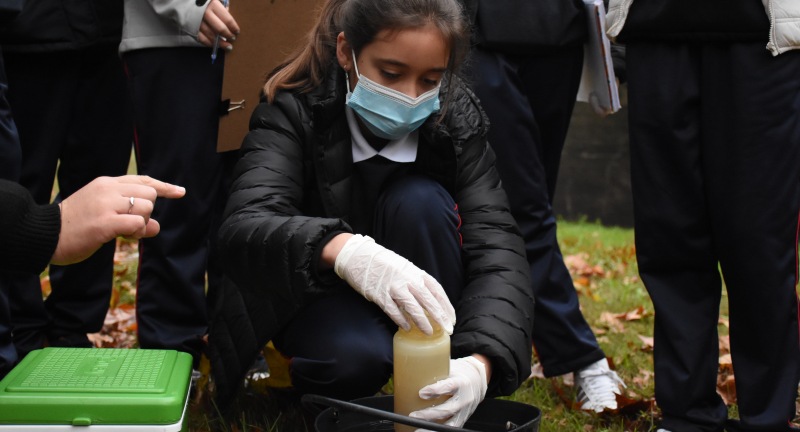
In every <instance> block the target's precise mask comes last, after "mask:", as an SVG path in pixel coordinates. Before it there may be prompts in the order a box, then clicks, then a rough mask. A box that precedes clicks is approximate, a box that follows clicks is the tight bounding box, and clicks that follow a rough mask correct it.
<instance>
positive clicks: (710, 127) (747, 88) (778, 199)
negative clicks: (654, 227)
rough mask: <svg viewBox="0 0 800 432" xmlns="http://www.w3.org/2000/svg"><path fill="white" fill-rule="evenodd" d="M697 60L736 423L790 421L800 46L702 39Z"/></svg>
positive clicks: (778, 426) (777, 425)
mask: <svg viewBox="0 0 800 432" xmlns="http://www.w3.org/2000/svg"><path fill="white" fill-rule="evenodd" d="M703 64H704V70H703V81H702V85H703V101H705V103H703V104H702V107H703V112H702V116H703V132H704V134H703V136H704V143H706V144H708V145H707V147H705V148H704V152H703V155H702V160H703V161H704V167H705V169H706V170H707V172H708V179H707V180H708V181H707V186H706V190H705V192H706V195H707V196H708V197H709V211H710V214H711V223H712V225H711V226H712V229H713V232H714V245H715V246H716V249H717V253H718V254H719V258H720V265H721V269H722V274H723V275H724V277H725V284H726V287H727V291H728V309H729V317H730V340H731V355H732V357H733V367H734V371H735V373H736V390H737V392H736V394H737V404H738V408H739V418H740V419H741V427H740V429H738V430H741V431H746V430H770V431H781V430H788V424H789V422H790V421H791V420H792V419H793V418H794V416H795V412H796V406H795V401H796V397H797V382H798V379H800V372H799V371H798V368H800V343H798V338H799V337H800V336H799V335H798V317H797V304H798V303H797V294H796V291H795V289H796V284H797V253H796V250H797V232H798V215H799V214H800V183H798V179H800V164H798V161H800V103H798V102H800V52H789V53H786V54H782V55H780V56H777V57H773V56H772V55H771V54H770V53H769V52H768V51H767V50H765V49H764V44H763V43H751V44H733V45H708V46H706V48H705V49H704V57H703ZM753 77H761V79H754V78H753Z"/></svg>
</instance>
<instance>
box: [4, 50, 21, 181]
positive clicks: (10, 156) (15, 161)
mask: <svg viewBox="0 0 800 432" xmlns="http://www.w3.org/2000/svg"><path fill="white" fill-rule="evenodd" d="M7 92H8V79H7V78H6V69H5V66H4V65H3V51H2V49H1V48H0V178H2V179H5V180H10V181H15V182H16V181H19V176H20V171H21V170H22V149H21V148H20V144H19V134H18V133H17V125H16V124H15V123H14V117H13V115H12V113H11V107H10V106H9V104H8V99H6V93H7Z"/></svg>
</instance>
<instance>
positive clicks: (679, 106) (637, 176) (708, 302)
mask: <svg viewBox="0 0 800 432" xmlns="http://www.w3.org/2000/svg"><path fill="white" fill-rule="evenodd" d="M627 54H628V62H627V68H628V103H629V107H630V110H629V116H630V144H631V180H632V187H633V204H634V221H635V232H636V256H637V260H638V263H639V274H640V275H641V277H642V281H643V282H644V284H645V286H646V288H647V290H648V292H649V293H650V297H651V299H652V301H653V306H654V308H655V329H654V335H655V349H654V352H653V358H654V362H655V384H656V388H655V392H656V401H657V403H658V405H659V407H660V408H661V411H662V413H663V422H662V427H664V428H666V429H668V430H673V431H720V430H721V428H722V425H723V423H724V422H725V418H726V417H727V409H726V408H725V404H724V403H723V402H722V399H721V398H720V397H719V395H718V394H717V392H716V382H717V368H718V358H719V355H718V352H719V341H718V335H717V320H718V316H719V302H720V298H721V290H722V287H721V280H720V275H719V271H718V269H717V259H718V258H717V255H716V253H715V250H714V247H715V245H714V241H713V239H712V235H711V220H710V215H709V213H708V212H709V203H708V201H707V197H706V188H707V181H708V179H707V178H706V176H705V173H704V172H703V170H702V160H701V159H702V155H701V146H702V141H701V140H702V137H703V132H704V131H701V130H700V117H701V113H700V105H701V100H700V89H699V72H698V71H699V61H698V56H697V53H696V52H695V51H693V50H692V49H690V48H687V47H686V46H682V45H677V44H673V45H670V44H644V43H637V44H629V45H628V51H627ZM709 103H710V104H711V105H716V102H714V101H710V102H709Z"/></svg>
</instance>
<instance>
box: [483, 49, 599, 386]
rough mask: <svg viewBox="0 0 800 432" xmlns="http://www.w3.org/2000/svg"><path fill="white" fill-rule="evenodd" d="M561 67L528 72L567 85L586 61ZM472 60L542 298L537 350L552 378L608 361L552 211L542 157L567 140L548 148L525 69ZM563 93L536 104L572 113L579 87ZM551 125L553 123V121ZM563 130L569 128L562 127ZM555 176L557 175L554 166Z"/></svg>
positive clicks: (497, 57)
mask: <svg viewBox="0 0 800 432" xmlns="http://www.w3.org/2000/svg"><path fill="white" fill-rule="evenodd" d="M561 60H562V62H555V63H554V64H553V65H552V69H550V64H549V63H547V62H542V64H538V63H535V62H534V60H530V63H528V64H526V65H525V66H524V71H526V74H527V73H531V74H533V72H530V70H533V69H535V68H539V67H541V68H543V69H547V70H550V71H551V73H552V75H551V78H552V77H553V76H555V77H558V78H559V80H561V79H563V77H564V74H565V72H564V70H565V69H564V68H563V67H561V66H563V64H562V63H566V64H569V63H575V62H577V63H578V64H577V65H575V64H573V65H572V68H566V70H570V71H572V73H573V74H579V73H580V62H578V61H577V60H575V59H574V58H571V57H570V56H565V58H564V59H561ZM472 61H473V68H474V71H473V75H472V76H473V86H474V89H475V93H476V94H477V95H478V98H479V99H480V101H481V105H482V106H483V108H484V110H485V111H486V113H487V115H488V116H489V121H490V122H491V127H490V129H489V143H490V144H491V146H492V148H493V149H494V151H495V153H496V154H497V170H498V172H499V174H500V177H501V179H502V180H503V188H504V189H505V190H506V193H507V194H508V199H509V202H510V205H511V212H512V214H513V215H514V219H515V220H516V221H517V224H519V227H520V231H521V232H522V235H523V238H524V240H525V247H526V253H527V258H528V262H529V263H530V266H531V279H532V282H533V292H534V298H536V307H535V316H536V324H535V325H534V329H533V344H534V347H535V348H536V353H537V355H538V357H539V361H541V363H542V366H543V369H544V373H545V374H546V375H547V376H555V375H561V374H564V373H568V372H573V371H576V370H578V369H580V368H582V367H585V366H587V365H589V364H592V363H593V362H595V361H598V360H600V359H603V358H604V357H605V354H604V353H603V351H602V350H601V349H600V347H599V345H598V344H597V340H596V338H595V336H594V333H593V332H592V330H591V328H590V327H589V325H588V324H587V323H586V320H585V319H584V317H583V314H582V313H581V311H580V304H579V302H578V297H577V294H576V292H575V289H574V285H573V283H572V278H571V277H570V275H569V271H568V270H567V268H566V266H565V264H564V260H563V258H562V256H561V250H560V248H559V246H558V240H557V237H556V220H555V216H554V215H553V210H552V207H551V205H550V202H551V197H550V196H549V193H548V189H549V185H548V180H547V174H546V169H545V164H544V160H543V159H544V157H543V155H544V154H545V150H544V149H545V147H556V148H558V149H560V148H561V146H563V139H562V142H560V143H555V144H553V145H550V143H545V142H544V141H543V139H542V133H541V131H542V129H543V128H542V124H541V122H540V121H539V119H538V118H536V117H535V116H534V112H533V109H532V106H533V105H532V101H531V100H530V98H529V97H528V95H527V94H528V92H533V90H531V89H529V87H533V86H534V84H533V83H528V81H530V79H528V77H527V76H526V77H525V78H526V80H525V81H523V80H521V76H520V74H521V71H522V70H523V68H522V67H521V66H520V65H519V64H517V63H515V62H514V61H511V60H510V59H508V58H506V57H505V56H504V55H502V54H496V53H491V52H488V51H484V50H480V49H478V50H475V51H474V52H473V60H472ZM543 74H544V72H537V73H536V76H537V79H542V78H541V76H542V75H543ZM577 76H578V78H579V77H580V75H577ZM550 81H552V79H548V80H545V81H543V82H541V85H551V84H552V83H550ZM567 81H569V82H571V81H570V80H567ZM525 83H527V84H525ZM563 90H564V94H561V95H560V96H559V97H558V98H554V99H552V100H549V101H541V102H539V101H537V103H536V105H537V106H538V105H540V104H541V103H547V102H549V103H551V104H552V105H554V106H556V108H553V111H554V112H557V113H558V112H560V113H566V112H568V111H571V106H572V104H573V101H574V94H573V95H572V96H570V95H569V94H567V93H569V92H571V91H572V87H571V86H570V85H565V86H564V88H563ZM561 105H563V106H561ZM567 105H568V106H569V107H570V108H569V109H568V108H567V107H566V106H567ZM559 106H560V107H559ZM548 121H554V120H553V119H552V118H548ZM567 122H568V120H567ZM559 124H560V125H562V126H565V124H564V121H563V120H562V121H561V122H560V123H559ZM553 129H556V130H557V129H558V128H555V127H554V128H553ZM548 130H551V129H550V128H548ZM565 134H566V132H565V131H559V132H555V131H551V132H549V133H548V136H550V137H555V136H561V135H564V136H565ZM553 151H554V150H553ZM557 153H560V150H559V151H558V152H557ZM548 154H549V158H550V159H549V162H550V163H552V160H553V156H552V151H551V150H548ZM551 172H557V170H555V169H553V167H551Z"/></svg>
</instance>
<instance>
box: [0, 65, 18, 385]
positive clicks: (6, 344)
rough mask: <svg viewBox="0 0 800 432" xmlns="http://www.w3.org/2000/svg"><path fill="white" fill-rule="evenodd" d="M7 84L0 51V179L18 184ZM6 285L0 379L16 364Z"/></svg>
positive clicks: (0, 318) (1, 300)
mask: <svg viewBox="0 0 800 432" xmlns="http://www.w3.org/2000/svg"><path fill="white" fill-rule="evenodd" d="M7 90H8V81H7V79H6V71H5V67H4V66H3V52H2V51H1V50H0V178H3V179H5V180H10V181H19V174H20V170H21V169H22V150H21V149H20V145H19V135H18V134H17V126H16V124H14V119H13V118H12V116H11V108H10V107H9V105H8V100H7V99H6V92H7ZM8 289H9V286H8V284H6V283H3V282H2V276H0V379H2V378H3V377H4V376H5V375H6V374H7V373H8V372H9V371H10V370H11V368H13V367H14V364H15V363H16V362H17V350H16V349H15V348H14V342H13V341H12V340H11V308H10V305H9V297H8V294H9V293H8Z"/></svg>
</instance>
